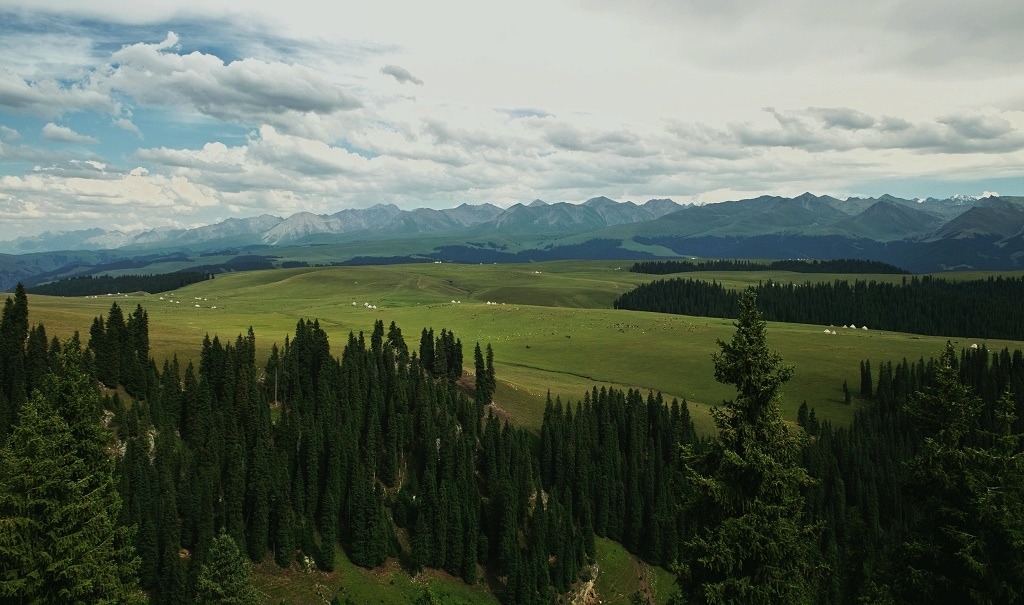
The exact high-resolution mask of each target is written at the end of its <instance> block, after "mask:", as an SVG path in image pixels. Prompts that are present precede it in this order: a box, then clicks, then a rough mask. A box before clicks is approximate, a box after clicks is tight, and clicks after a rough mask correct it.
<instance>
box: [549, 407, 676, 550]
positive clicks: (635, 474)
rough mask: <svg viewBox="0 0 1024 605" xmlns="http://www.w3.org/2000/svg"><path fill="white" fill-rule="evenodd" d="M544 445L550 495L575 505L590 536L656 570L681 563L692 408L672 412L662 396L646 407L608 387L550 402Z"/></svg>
mask: <svg viewBox="0 0 1024 605" xmlns="http://www.w3.org/2000/svg"><path fill="white" fill-rule="evenodd" d="M540 441H541V442H540V469H541V476H542V477H543V479H544V485H545V488H546V489H547V490H548V491H549V492H551V493H554V494H560V495H561V499H562V500H563V501H566V502H572V503H573V517H574V518H575V519H577V520H578V521H579V523H580V524H581V525H582V527H583V529H584V532H585V534H591V532H592V533H593V534H596V535H598V536H602V537H607V538H611V539H612V540H615V541H617V542H620V543H621V544H623V545H624V546H625V547H626V548H627V549H629V550H630V552H633V553H636V554H638V555H640V556H642V557H644V558H645V559H646V560H648V561H650V562H651V563H655V564H659V565H668V564H670V563H672V562H673V561H677V560H678V559H679V554H680V551H679V549H680V547H681V545H682V541H683V538H684V536H685V535H686V523H685V520H684V518H683V515H682V507H681V506H680V504H681V503H682V502H683V500H684V492H685V491H686V482H685V481H684V473H683V468H682V465H683V460H682V457H681V456H680V450H679V448H680V446H681V445H683V444H693V443H695V442H696V432H695V430H694V427H693V422H692V421H691V419H690V412H689V409H688V407H687V404H686V401H683V403H682V404H680V403H679V402H678V401H677V400H672V403H671V405H666V402H665V401H664V400H663V399H662V397H661V395H660V394H658V395H652V394H649V395H648V396H647V398H646V401H645V400H644V397H643V396H642V395H641V393H640V392H639V391H636V390H633V389H630V390H629V391H620V390H616V389H605V388H604V387H602V388H601V389H600V390H599V389H597V388H596V387H595V388H594V389H593V390H592V391H591V392H589V393H585V394H584V397H583V400H582V401H580V402H577V403H576V404H575V405H563V404H562V402H561V401H560V400H559V399H556V400H555V401H554V403H552V402H551V400H550V398H549V400H548V402H547V405H546V406H545V408H544V422H543V425H542V427H541V436H540ZM589 540H590V542H588V548H590V544H591V542H592V537H590V538H589ZM588 552H589V553H590V554H591V555H592V554H593V552H592V551H589V550H588Z"/></svg>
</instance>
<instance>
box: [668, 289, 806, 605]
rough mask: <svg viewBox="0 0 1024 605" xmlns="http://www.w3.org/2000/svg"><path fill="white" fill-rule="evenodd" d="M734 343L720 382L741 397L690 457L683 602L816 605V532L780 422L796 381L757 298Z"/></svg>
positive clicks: (745, 299)
mask: <svg viewBox="0 0 1024 605" xmlns="http://www.w3.org/2000/svg"><path fill="white" fill-rule="evenodd" d="M734 325H735V326H736V332H735V334H734V335H733V338H732V341H731V342H723V341H721V340H720V341H718V346H719V347H720V349H721V351H720V352H718V353H715V354H714V355H712V359H713V361H714V366H715V379H716V380H718V381H719V382H721V383H723V384H730V385H733V386H735V387H736V397H735V399H733V400H730V401H725V402H723V404H722V405H721V406H718V407H716V408H713V409H712V411H711V413H712V417H713V419H714V422H715V426H716V427H717V428H718V437H717V439H715V440H714V442H712V443H711V444H710V446H709V447H708V448H707V450H706V451H705V452H702V453H700V454H696V453H695V452H694V450H693V449H692V448H690V447H687V448H685V449H684V456H685V462H686V470H687V473H688V475H689V477H690V479H691V481H692V489H693V495H692V497H691V501H690V502H689V505H690V508H689V512H690V514H691V516H692V517H691V518H692V520H693V522H694V523H695V525H696V532H695V534H694V537H692V538H691V539H690V540H688V541H687V543H686V545H685V548H684V549H683V553H684V556H685V557H686V558H685V560H684V562H683V564H682V565H681V566H680V572H681V578H680V585H681V586H682V587H683V589H682V590H683V595H682V597H683V601H684V602H686V603H716V604H723V603H765V604H768V603H811V602H812V601H813V599H814V594H813V588H814V586H815V579H814V578H815V575H816V564H815V561H814V560H813V558H812V553H813V551H814V549H815V548H816V536H817V533H818V531H817V528H816V527H815V526H812V525H808V524H807V523H806V522H805V520H804V518H803V509H804V498H803V494H802V490H803V489H804V488H805V487H807V486H808V485H809V484H810V483H811V479H810V478H809V476H808V474H807V471H806V470H805V469H803V468H802V467H800V466H799V465H798V462H797V461H798V459H799V455H800V438H799V436H798V435H797V434H796V433H791V432H790V429H789V428H788V427H787V426H786V424H785V423H784V422H783V420H782V416H781V413H780V411H779V403H778V391H779V388H780V387H781V386H782V385H783V384H785V382H786V381H787V380H789V378H790V377H791V376H792V374H793V370H792V368H791V367H788V366H783V365H782V359H781V357H780V356H779V354H778V353H776V352H773V351H771V350H770V349H769V348H768V344H767V340H766V329H765V328H766V325H765V321H764V320H763V319H762V316H761V313H760V312H759V311H758V309H757V300H756V297H755V295H754V294H753V292H751V291H749V290H748V291H746V292H745V293H744V294H743V296H742V298H741V299H740V314H739V319H738V321H737V322H736V323H735V324H734Z"/></svg>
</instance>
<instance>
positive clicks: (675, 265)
mask: <svg viewBox="0 0 1024 605" xmlns="http://www.w3.org/2000/svg"><path fill="white" fill-rule="evenodd" d="M629 270H630V271H631V272H633V273H649V274H652V275H668V274H670V273H693V272H696V271H793V272H794V273H874V274H884V273H892V274H908V273H910V272H909V271H906V270H904V269H900V268H899V267H896V266H893V265H890V264H888V263H882V262H878V261H871V260H862V259H856V258H841V259H833V260H801V259H788V260H776V261H771V262H755V261H750V260H731V259H721V260H706V261H688V260H660V261H641V262H636V263H633V266H632V267H630V268H629Z"/></svg>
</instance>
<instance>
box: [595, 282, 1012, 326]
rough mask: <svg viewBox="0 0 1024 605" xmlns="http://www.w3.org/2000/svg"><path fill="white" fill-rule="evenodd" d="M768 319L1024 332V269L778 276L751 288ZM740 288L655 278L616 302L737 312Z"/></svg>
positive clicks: (712, 313)
mask: <svg viewBox="0 0 1024 605" xmlns="http://www.w3.org/2000/svg"><path fill="white" fill-rule="evenodd" d="M754 292H755V293H756V294H757V300H758V306H759V307H760V308H761V310H762V312H763V313H764V316H765V318H766V319H767V320H769V321H784V322H793V323H808V324H823V325H844V324H845V323H846V322H848V321H852V322H853V323H854V324H855V325H857V326H864V325H867V326H870V328H871V329H878V330H894V331H899V332H914V333H917V334H930V335H952V336H971V337H978V338H1005V339H1011V340H1024V316H1022V315H1021V313H1019V307H1020V301H1021V300H1024V277H994V278H993V277H990V278H988V279H984V280H974V281H955V282H954V281H947V280H944V279H941V278H935V277H930V276H924V277H917V276H914V277H912V278H910V279H909V280H908V279H907V278H903V282H902V283H901V284H891V283H879V282H875V281H868V282H865V281H855V282H853V283H852V284H851V283H849V282H846V281H835V282H833V283H810V282H807V283H804V284H800V285H795V284H781V283H774V282H772V281H767V282H765V283H762V284H759V285H758V286H757V287H755V288H754ZM740 296H741V295H740V293H739V292H735V291H731V290H726V289H725V288H724V287H722V286H721V285H720V284H717V283H715V282H711V283H708V282H705V281H701V280H694V279H685V280H684V279H668V280H657V281H653V282H650V283H647V284H641V285H640V286H637V287H636V288H635V289H633V290H631V291H629V292H626V293H625V294H623V295H622V296H620V297H618V298H617V299H615V302H614V307H615V308H616V309H632V310H636V311H657V312H660V313H676V314H680V315H698V316H707V317H735V316H736V314H737V312H738V310H739V299H740Z"/></svg>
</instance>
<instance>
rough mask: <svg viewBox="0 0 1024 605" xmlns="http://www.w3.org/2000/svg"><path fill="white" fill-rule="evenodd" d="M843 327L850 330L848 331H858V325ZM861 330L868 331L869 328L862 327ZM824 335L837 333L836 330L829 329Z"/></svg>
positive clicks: (826, 329)
mask: <svg viewBox="0 0 1024 605" xmlns="http://www.w3.org/2000/svg"><path fill="white" fill-rule="evenodd" d="M842 327H844V328H846V329H848V330H856V329H857V326H856V325H854V324H850V325H848V326H842ZM860 329H861V330H867V329H868V327H867V326H861V327H860ZM824 333H825V334H835V333H836V331H835V330H832V329H829V328H825V330H824Z"/></svg>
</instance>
